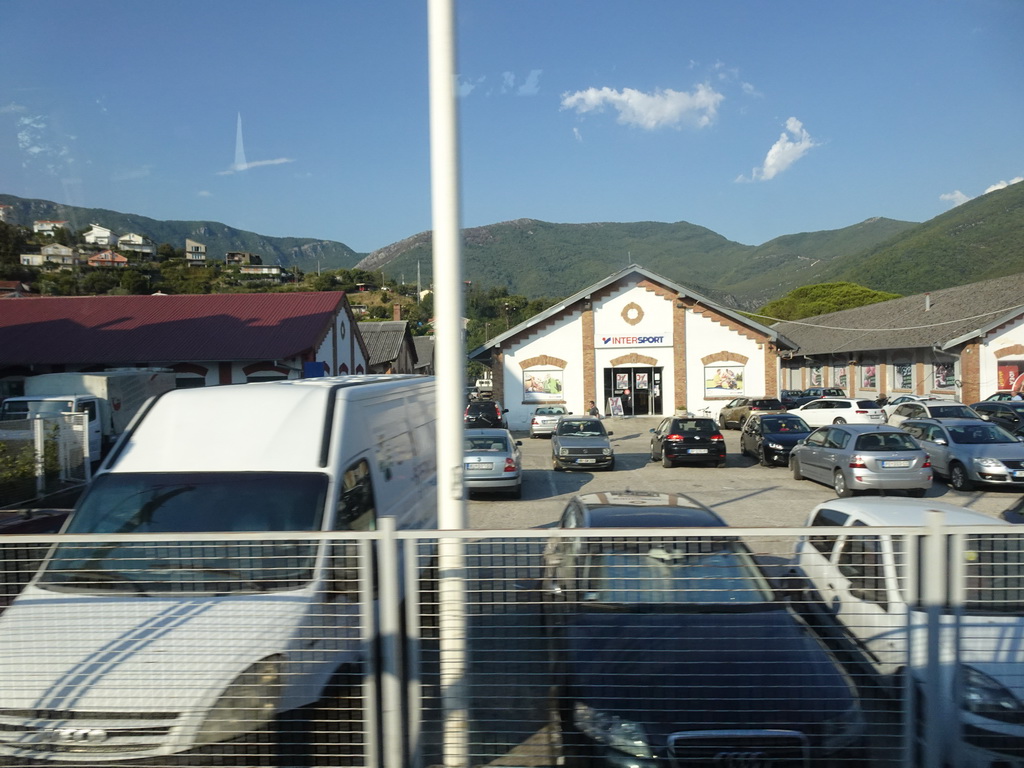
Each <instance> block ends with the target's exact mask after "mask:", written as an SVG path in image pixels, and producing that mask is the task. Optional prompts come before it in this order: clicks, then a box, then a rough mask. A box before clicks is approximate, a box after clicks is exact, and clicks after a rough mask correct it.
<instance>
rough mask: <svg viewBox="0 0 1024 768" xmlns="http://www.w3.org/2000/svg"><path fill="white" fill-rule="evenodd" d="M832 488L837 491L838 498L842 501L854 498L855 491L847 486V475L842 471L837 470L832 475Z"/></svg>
mask: <svg viewBox="0 0 1024 768" xmlns="http://www.w3.org/2000/svg"><path fill="white" fill-rule="evenodd" d="M832 488H833V490H835V492H836V496H838V497H839V498H841V499H848V498H850V497H851V496H853V490H852V489H851V488H850V486H849V485H847V484H846V475H844V474H843V473H842V470H839V469H837V470H836V471H835V473H834V474H833V475H832Z"/></svg>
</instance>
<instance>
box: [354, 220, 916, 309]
mask: <svg viewBox="0 0 1024 768" xmlns="http://www.w3.org/2000/svg"><path fill="white" fill-rule="evenodd" d="M914 226H916V225H914V224H911V223H908V222H900V221H893V220H891V219H871V220H869V221H865V222H862V223H861V224H856V225H854V226H852V227H846V228H845V229H839V230H834V231H828V232H811V233H804V234H798V235H787V236H785V237H779V238H776V239H775V240H771V241H769V242H767V243H765V244H764V245H760V246H750V245H742V244H740V243H736V242H733V241H732V240H727V239H726V238H724V237H722V236H721V235H718V234H716V233H714V232H712V231H711V230H709V229H705V228H704V227H699V226H696V225H694V224H688V223H686V222H678V223H675V224H665V223H659V222H650V221H646V222H636V223H628V224H616V223H597V224H551V223H548V222H544V221H536V220H533V219H518V220H516V221H507V222H502V223H500V224H493V225H491V226H487V227H475V228H473V229H467V230H465V231H464V233H463V236H464V244H463V249H462V256H463V273H464V277H465V279H467V280H471V281H473V282H479V283H481V284H483V285H499V286H506V287H507V288H508V289H509V290H510V292H512V293H517V294H522V295H525V296H530V297H536V296H566V295H570V294H572V293H575V292H576V291H578V290H580V288H582V287H584V286H586V285H588V284H589V283H591V282H595V281H597V280H600V279H602V278H604V277H607V276H608V275H609V274H611V273H612V272H615V271H617V270H618V269H620V268H622V267H625V266H627V265H629V264H631V263H632V264H639V265H641V266H643V267H645V268H646V269H649V270H651V271H652V272H656V273H658V274H660V275H663V276H664V277H667V278H669V279H671V280H675V281H676V282H678V283H681V284H683V285H686V286H689V287H691V288H693V289H694V290H695V291H697V292H698V293H703V294H704V295H706V296H708V297H709V298H713V299H716V300H718V301H724V302H726V303H729V304H732V305H734V306H738V307H741V308H745V309H754V308H756V307H758V306H760V305H762V304H764V303H765V302H767V301H769V300H771V299H774V298H778V297H779V296H782V295H783V294H785V293H787V292H788V291H790V290H792V289H793V288H797V287H799V286H802V285H806V284H807V282H808V280H807V276H808V274H811V273H814V272H815V271H816V270H817V269H818V268H819V267H820V266H821V265H822V264H824V263H828V262H831V261H833V260H843V259H845V258H848V257H851V256H853V255H854V254H857V253H859V252H861V251H863V250H864V249H865V248H868V247H872V246H874V245H876V244H877V243H879V242H882V241H885V240H888V239H890V238H891V237H893V236H894V235H896V234H898V233H900V232H903V231H905V230H907V229H909V228H913V227H914ZM431 245H432V237H431V233H430V232H422V233H420V234H418V235H415V236H414V237H410V238H408V239H406V240H402V241H401V242H399V243H395V244H393V245H390V246H388V247H386V248H382V249H380V250H378V251H374V252H373V253H371V254H370V255H369V256H367V257H366V258H365V259H363V260H362V261H361V262H359V265H358V266H359V268H360V269H383V270H385V271H386V272H387V273H388V274H389V275H396V274H399V273H404V274H406V275H414V274H416V272H417V269H419V270H420V274H421V275H422V276H423V279H424V282H427V281H428V280H429V275H430V273H431V267H432V262H431ZM812 282H813V281H812Z"/></svg>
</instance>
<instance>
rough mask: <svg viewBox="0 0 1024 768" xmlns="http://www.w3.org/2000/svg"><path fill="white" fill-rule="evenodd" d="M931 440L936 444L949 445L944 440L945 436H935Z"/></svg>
mask: <svg viewBox="0 0 1024 768" xmlns="http://www.w3.org/2000/svg"><path fill="white" fill-rule="evenodd" d="M932 442H933V443H935V444H936V445H949V443H947V442H946V438H944V437H936V438H935V439H934V440H932Z"/></svg>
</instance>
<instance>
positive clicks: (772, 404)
mask: <svg viewBox="0 0 1024 768" xmlns="http://www.w3.org/2000/svg"><path fill="white" fill-rule="evenodd" d="M753 406H754V407H755V408H765V409H770V408H774V409H778V410H780V411H781V410H782V403H781V402H779V401H778V400H755V401H754V402H753Z"/></svg>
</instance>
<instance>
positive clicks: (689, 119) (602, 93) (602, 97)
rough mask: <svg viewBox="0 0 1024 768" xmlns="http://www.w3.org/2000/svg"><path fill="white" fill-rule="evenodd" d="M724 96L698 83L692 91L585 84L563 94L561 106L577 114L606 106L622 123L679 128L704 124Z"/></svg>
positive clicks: (710, 121) (710, 120)
mask: <svg viewBox="0 0 1024 768" xmlns="http://www.w3.org/2000/svg"><path fill="white" fill-rule="evenodd" d="M724 98H725V97H724V96H723V95H722V94H720V93H718V92H717V91H715V89H714V88H712V87H711V86H709V85H707V84H702V85H698V86H697V87H696V88H695V89H694V90H693V92H692V93H685V92H682V91H674V90H671V89H666V90H660V89H659V90H656V91H654V92H653V93H643V92H642V91H637V90H635V89H633V88H624V89H622V90H621V91H616V90H613V89H611V88H608V87H605V88H588V89H587V90H585V91H576V93H564V94H562V109H572V110H575V111H576V113H577V114H585V113H587V112H602V111H604V108H605V107H606V106H608V107H611V108H612V109H614V110H616V111H617V112H618V113H619V116H618V122H619V123H621V124H622V125H635V126H639V127H640V128H644V129H645V130H649V131H653V130H656V129H658V128H664V127H670V128H678V127H679V126H681V125H682V124H684V123H686V124H690V125H694V126H696V127H698V128H704V127H706V126H708V125H711V123H713V122H714V121H715V118H716V117H717V115H718V105H719V104H721V103H722V100H723V99H724Z"/></svg>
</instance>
